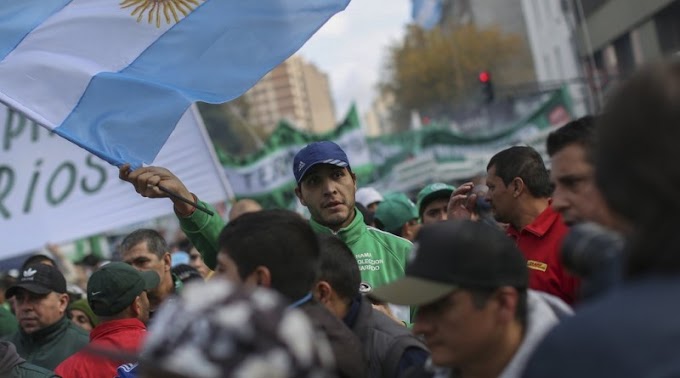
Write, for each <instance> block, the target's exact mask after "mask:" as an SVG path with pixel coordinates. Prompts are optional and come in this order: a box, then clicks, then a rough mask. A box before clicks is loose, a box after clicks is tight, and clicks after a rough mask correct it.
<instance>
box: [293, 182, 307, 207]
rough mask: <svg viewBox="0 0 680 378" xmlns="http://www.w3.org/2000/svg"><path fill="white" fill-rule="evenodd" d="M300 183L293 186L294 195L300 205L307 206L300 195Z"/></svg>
mask: <svg viewBox="0 0 680 378" xmlns="http://www.w3.org/2000/svg"><path fill="white" fill-rule="evenodd" d="M301 188H302V184H300V185H298V186H296V187H295V196H296V197H297V198H298V200H300V204H301V205H302V206H307V202H306V201H305V199H304V198H303V197H302V189H301Z"/></svg>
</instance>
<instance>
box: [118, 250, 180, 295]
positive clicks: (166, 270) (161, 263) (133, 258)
mask: <svg viewBox="0 0 680 378" xmlns="http://www.w3.org/2000/svg"><path fill="white" fill-rule="evenodd" d="M123 261H124V262H126V263H127V264H130V265H132V266H133V267H134V268H135V269H137V270H139V271H142V272H145V271H150V270H151V271H154V272H156V273H158V276H159V277H160V278H161V281H160V284H159V285H158V286H157V287H156V288H154V289H153V290H149V292H148V296H149V300H150V301H151V303H152V304H153V306H154V308H156V307H157V306H158V305H160V303H161V302H162V301H163V300H164V299H165V298H166V297H167V296H168V295H170V293H171V292H172V288H173V285H172V276H171V275H170V267H171V264H170V253H168V252H166V253H165V254H164V255H163V258H159V257H158V256H157V255H156V254H155V253H153V252H152V251H150V250H149V248H148V245H147V243H146V241H143V242H141V243H138V244H136V245H134V246H133V247H132V248H130V249H128V250H127V251H124V252H123Z"/></svg>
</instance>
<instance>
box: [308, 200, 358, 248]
mask: <svg viewBox="0 0 680 378" xmlns="http://www.w3.org/2000/svg"><path fill="white" fill-rule="evenodd" d="M309 224H310V225H311V226H312V229H314V231H316V232H318V233H324V234H333V235H336V236H337V237H339V238H340V239H341V240H342V241H344V242H345V244H347V245H351V244H352V243H354V242H356V241H357V240H359V238H361V235H363V234H364V233H365V232H366V230H367V227H368V226H366V225H365V224H364V216H363V215H361V211H359V210H358V209H357V208H356V207H355V208H354V219H352V222H351V223H350V224H349V225H348V226H347V227H345V228H341V229H340V230H338V232H335V231H333V230H331V229H330V228H328V227H326V226H323V225H321V224H319V223H317V222H316V221H315V220H314V219H310V220H309Z"/></svg>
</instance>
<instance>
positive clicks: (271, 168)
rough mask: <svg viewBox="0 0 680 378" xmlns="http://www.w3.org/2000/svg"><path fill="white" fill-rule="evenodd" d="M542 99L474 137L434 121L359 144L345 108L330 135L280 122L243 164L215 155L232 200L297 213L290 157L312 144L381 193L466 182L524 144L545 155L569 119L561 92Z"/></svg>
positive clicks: (356, 126) (352, 114) (360, 136)
mask: <svg viewBox="0 0 680 378" xmlns="http://www.w3.org/2000/svg"><path fill="white" fill-rule="evenodd" d="M544 97H545V98H544V99H543V101H542V102H539V105H538V106H535V109H534V110H533V111H531V112H530V113H529V114H528V115H526V116H525V117H523V118H521V119H520V120H519V121H517V122H516V123H514V124H513V125H512V126H510V127H507V128H504V129H502V130H500V131H495V132H487V133H486V134H476V135H472V134H467V133H466V134H463V133H459V132H455V131H452V130H451V129H450V126H449V125H445V124H443V123H436V122H435V123H433V124H430V125H428V126H426V127H424V128H422V129H420V130H417V131H406V132H402V133H397V134H392V135H385V136H380V137H376V138H366V136H365V135H364V133H363V131H362V130H361V127H360V121H359V116H358V114H357V110H356V108H355V107H354V106H352V108H351V109H350V111H349V112H348V114H347V116H346V117H345V120H344V121H343V122H342V123H341V124H340V125H338V127H337V128H336V129H335V130H333V131H331V132H329V133H325V134H310V133H306V132H303V131H299V130H297V129H296V128H294V127H293V126H292V125H290V124H289V123H287V122H285V121H282V122H280V123H279V125H278V127H277V129H276V130H275V131H274V132H273V133H272V135H271V136H270V138H269V139H268V140H267V141H266V143H265V146H264V147H263V148H262V149H260V150H258V151H257V152H256V153H253V154H250V155H247V156H243V157H233V156H229V155H226V154H223V153H221V154H219V157H220V161H221V163H222V165H223V167H224V170H225V172H226V174H227V177H228V178H229V181H230V184H231V186H232V187H233V189H234V192H235V194H236V197H237V198H252V199H255V200H257V201H258V202H260V203H261V204H262V205H263V206H265V207H268V208H271V207H286V208H295V207H296V206H298V204H297V198H296V197H295V194H294V188H295V182H294V179H293V173H292V162H293V157H294V156H295V154H296V153H297V151H299V150H300V149H301V148H302V147H304V146H305V145H307V144H308V143H311V142H315V141H319V140H332V141H334V142H336V143H338V144H339V145H340V146H341V147H342V148H343V149H344V150H345V151H346V152H347V155H348V157H349V160H350V164H351V165H352V169H353V171H354V172H355V173H356V174H357V176H358V177H359V184H360V185H365V184H367V183H369V182H371V183H374V184H376V186H378V187H383V188H385V189H386V190H408V189H409V188H411V187H412V186H418V185H422V184H424V183H423V181H431V180H444V181H451V180H454V179H456V178H458V177H467V178H470V177H472V176H473V175H475V174H478V173H480V171H484V169H485V167H486V165H485V164H486V162H487V161H488V159H489V158H490V157H491V155H492V154H494V153H496V152H498V151H499V150H501V149H503V148H505V147H507V146H510V145H516V144H528V145H532V146H533V147H535V148H536V149H538V150H539V151H540V152H544V150H545V147H544V144H545V137H546V136H547V133H548V132H550V130H551V129H552V128H554V127H556V126H560V125H562V124H564V123H566V122H568V121H569V120H571V119H572V117H573V111H572V104H571V98H570V96H569V94H568V92H567V90H566V88H562V89H560V90H557V91H555V92H553V93H550V94H546V95H544ZM425 183H426V182H425Z"/></svg>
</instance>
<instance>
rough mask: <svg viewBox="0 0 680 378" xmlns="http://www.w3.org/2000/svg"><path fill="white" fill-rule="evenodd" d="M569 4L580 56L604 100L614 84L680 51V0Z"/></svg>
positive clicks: (583, 0) (571, 0)
mask: <svg viewBox="0 0 680 378" xmlns="http://www.w3.org/2000/svg"><path fill="white" fill-rule="evenodd" d="M567 4H568V5H569V6H571V8H572V11H573V12H574V14H575V18H576V19H577V24H578V51H579V56H580V57H581V61H582V63H583V65H584V67H585V71H586V72H587V74H588V77H589V78H590V80H591V82H590V85H591V87H592V88H593V89H594V90H595V91H597V92H598V98H599V99H600V103H601V102H602V101H601V99H602V98H603V97H604V96H603V93H606V92H607V91H608V90H609V89H610V88H612V84H613V83H615V82H617V81H618V80H619V79H620V78H623V77H625V76H627V75H629V74H630V73H631V72H632V71H633V70H634V69H635V68H637V67H638V66H640V65H641V64H643V63H645V62H649V61H654V60H658V59H661V58H663V57H667V56H670V55H674V54H678V53H679V52H680V0H645V1H640V0H569V1H567ZM600 105H601V104H600Z"/></svg>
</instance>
